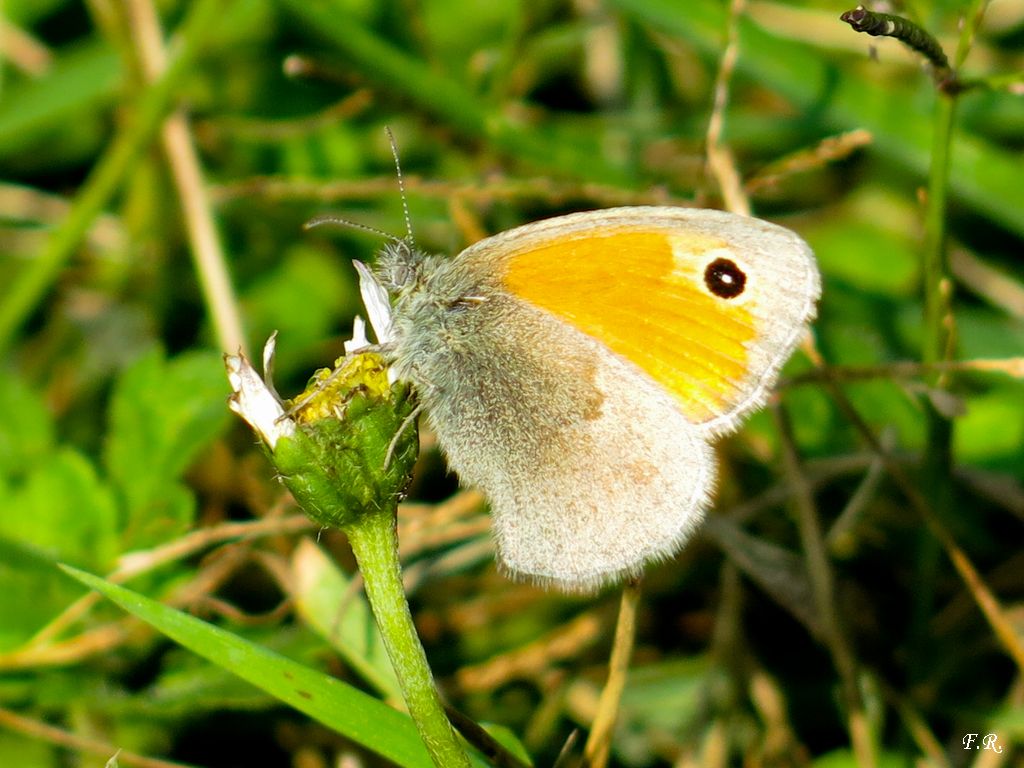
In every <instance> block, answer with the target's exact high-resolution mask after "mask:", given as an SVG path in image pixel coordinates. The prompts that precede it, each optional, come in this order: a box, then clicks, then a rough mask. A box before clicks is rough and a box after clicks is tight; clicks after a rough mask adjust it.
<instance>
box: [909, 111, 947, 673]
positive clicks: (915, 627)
mask: <svg viewBox="0 0 1024 768" xmlns="http://www.w3.org/2000/svg"><path fill="white" fill-rule="evenodd" d="M937 99H938V101H937V103H936V107H935V119H934V127H933V130H934V134H933V136H932V162H931V168H930V170H929V175H928V199H927V203H926V207H925V215H924V253H923V282H924V285H923V290H924V340H923V345H922V350H921V359H922V361H923V362H924V363H925V364H926V365H934V364H937V363H942V362H946V361H948V360H949V359H950V357H951V354H952V346H953V326H952V320H953V318H952V311H951V308H950V298H951V295H952V283H951V281H950V273H949V260H948V258H947V254H946V209H947V200H948V188H949V167H950V160H951V147H952V140H953V121H954V117H955V113H956V96H955V95H951V94H946V93H943V92H942V91H939V93H938V94H937ZM947 376H948V374H946V373H944V372H942V371H934V372H932V373H931V374H930V375H929V376H928V378H927V380H928V384H929V386H931V387H936V388H937V387H941V386H943V384H944V381H945V379H946V377H947ZM923 405H924V408H925V419H926V428H927V444H926V446H925V451H924V459H923V462H922V467H921V471H922V475H923V483H924V487H925V488H926V489H927V490H926V495H927V498H928V504H929V506H930V507H931V509H932V510H933V511H934V513H935V515H936V516H937V517H938V519H939V520H941V521H943V522H947V521H948V520H949V516H950V512H951V509H952V497H953V474H952V470H953V456H952V443H953V424H952V422H951V421H950V420H949V418H947V417H946V416H945V415H944V414H942V413H940V412H939V411H938V410H937V409H936V408H935V407H934V406H933V404H932V403H931V401H929V400H928V399H927V398H926V399H925V401H924V403H923ZM940 559H941V545H940V543H939V541H938V539H936V538H935V537H934V536H933V535H931V534H930V533H929V532H927V531H922V532H921V535H920V538H919V541H918V546H917V552H916V554H915V561H916V562H915V570H916V579H915V582H916V589H915V594H916V599H915V601H914V610H913V614H912V621H911V632H912V633H913V634H912V640H913V646H914V647H915V648H916V649H917V652H915V653H914V654H913V656H912V661H911V664H910V674H911V679H915V680H920V679H923V677H924V676H925V675H926V674H927V671H928V670H929V669H930V667H931V659H930V654H929V651H928V649H929V648H930V647H931V646H932V643H931V637H930V635H929V631H928V622H929V620H930V617H931V614H932V610H933V607H934V602H935V579H936V577H937V575H938V569H939V562H940Z"/></svg>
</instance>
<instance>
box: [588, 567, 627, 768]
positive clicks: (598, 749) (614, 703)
mask: <svg viewBox="0 0 1024 768" xmlns="http://www.w3.org/2000/svg"><path fill="white" fill-rule="evenodd" d="M639 603H640V582H639V580H634V581H631V582H629V583H628V584H626V586H625V587H623V589H622V602H621V603H620V607H619V620H618V623H617V624H616V625H615V641H614V644H613V645H612V655H611V659H610V660H609V661H608V681H607V682H606V683H605V686H604V690H603V691H601V699H600V701H599V702H598V705H597V714H596V715H595V716H594V722H593V724H592V725H591V727H590V735H589V736H588V737H587V743H586V746H585V747H584V748H583V765H585V766H587V768H604V766H605V765H606V764H607V763H608V757H609V755H610V754H611V745H612V734H613V732H614V729H615V721H616V719H617V718H618V716H619V703H620V702H621V701H622V692H623V690H625V688H626V678H627V677H628V675H629V661H630V659H631V658H632V657H633V643H634V641H635V640H636V609H637V605H638V604H639Z"/></svg>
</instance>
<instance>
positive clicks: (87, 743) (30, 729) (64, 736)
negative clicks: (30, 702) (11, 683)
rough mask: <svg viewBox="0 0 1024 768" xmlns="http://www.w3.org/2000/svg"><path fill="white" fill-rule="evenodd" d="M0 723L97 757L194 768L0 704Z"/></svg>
mask: <svg viewBox="0 0 1024 768" xmlns="http://www.w3.org/2000/svg"><path fill="white" fill-rule="evenodd" d="M0 725H2V726H4V727H6V728H9V729H10V730H12V731H15V732H16V733H22V734H24V735H26V736H30V737H32V738H35V739H40V740H42V741H46V742H49V743H50V744H55V745H57V746H60V747H64V748H66V749H70V750H73V751H75V752H85V753H88V754H91V755H99V756H100V757H110V756H111V755H113V754H114V753H115V752H116V753H117V759H118V761H119V762H120V763H122V764H124V765H130V766H137V768H194V766H193V765H192V764H191V763H178V762H174V761H172V760H160V759H159V758H156V757H148V756H146V755H140V754H139V753H138V752H130V751H128V750H125V749H120V748H119V747H116V746H114V745H113V744H111V743H109V742H106V741H100V740H99V739H90V738H86V737H84V736H79V735H78V734H75V733H71V732H70V731H66V730H64V729H63V728H57V727H56V726H53V725H50V724H49V723H44V722H41V721H39V720H33V719H31V718H28V717H24V716H23V715H19V714H18V713H16V712H12V711H11V710H9V709H3V708H0Z"/></svg>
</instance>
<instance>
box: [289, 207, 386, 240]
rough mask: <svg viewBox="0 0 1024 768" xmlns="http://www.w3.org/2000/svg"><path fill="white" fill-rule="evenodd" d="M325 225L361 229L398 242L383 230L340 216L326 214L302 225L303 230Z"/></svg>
mask: <svg viewBox="0 0 1024 768" xmlns="http://www.w3.org/2000/svg"><path fill="white" fill-rule="evenodd" d="M324 224H333V225H334V226H338V227H348V228H349V229H361V230H363V231H364V232H372V233H373V234H375V235H380V236H381V237H383V238H384V239H385V240H397V239H398V238H396V237H395V236H394V235H389V234H388V233H387V232H385V231H384V230H383V229H377V228H376V227H371V226H370V225H369V224H360V223H359V222H358V221H352V220H351V219H343V218H341V217H340V216H334V215H333V214H330V213H326V214H324V215H323V216H314V217H313V218H312V219H310V220H309V221H307V222H306V223H305V224H303V225H302V228H303V229H313V227H319V226H322V225H324Z"/></svg>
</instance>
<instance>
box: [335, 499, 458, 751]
mask: <svg viewBox="0 0 1024 768" xmlns="http://www.w3.org/2000/svg"><path fill="white" fill-rule="evenodd" d="M395 525H396V517H395V510H393V509H391V510H372V511H371V510H367V511H366V513H365V514H363V515H361V516H360V517H359V519H358V521H357V522H355V523H353V524H352V525H349V526H347V527H346V528H345V533H346V534H347V535H348V539H349V543H350V544H351V545H352V551H353V553H355V556H356V560H357V561H358V563H359V570H360V573H361V574H362V576H363V582H364V583H365V585H366V596H367V597H368V598H369V600H370V607H371V608H372V609H373V615H374V617H375V618H376V620H377V627H378V628H379V629H380V634H381V638H382V639H383V641H384V647H385V648H386V649H387V652H388V656H389V657H390V659H391V664H392V666H393V667H394V669H395V674H396V676H397V677H398V684H399V686H400V687H401V689H402V695H403V696H404V697H405V703H406V705H407V706H408V707H409V714H410V715H411V716H412V719H413V721H414V722H415V723H416V728H417V729H418V730H419V732H420V736H421V737H422V738H423V742H424V744H426V747H427V751H428V752H430V756H431V758H432V759H433V761H434V763H435V764H436V765H437V766H438V767H439V768H460V767H463V766H464V767H465V768H469V758H468V757H467V756H466V752H465V750H463V748H462V744H461V743H460V742H459V739H458V736H456V734H455V730H454V729H453V728H452V725H451V723H450V722H449V721H448V717H447V716H446V715H445V713H444V706H443V705H442V704H441V697H440V696H439V695H438V693H437V687H436V686H435V685H434V678H433V675H432V674H431V672H430V666H429V665H428V664H427V655H426V653H424V651H423V646H422V645H421V644H420V639H419V636H418V635H417V634H416V627H415V626H414V625H413V622H412V615H411V614H410V613H409V604H408V602H407V601H406V599H405V588H404V587H403V585H402V574H401V566H400V564H399V562H398V534H397V531H396V529H395Z"/></svg>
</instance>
